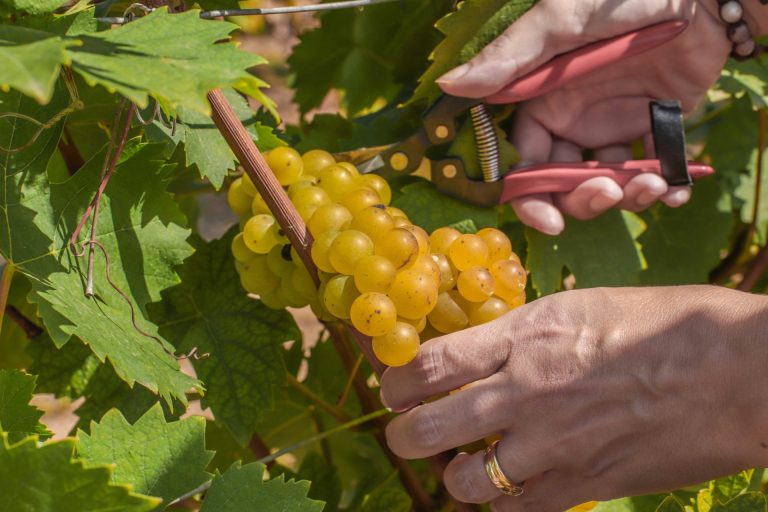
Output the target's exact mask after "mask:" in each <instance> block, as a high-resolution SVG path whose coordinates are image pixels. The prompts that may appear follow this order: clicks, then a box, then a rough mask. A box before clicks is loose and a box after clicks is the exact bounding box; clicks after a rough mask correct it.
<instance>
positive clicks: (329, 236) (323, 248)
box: [311, 231, 339, 272]
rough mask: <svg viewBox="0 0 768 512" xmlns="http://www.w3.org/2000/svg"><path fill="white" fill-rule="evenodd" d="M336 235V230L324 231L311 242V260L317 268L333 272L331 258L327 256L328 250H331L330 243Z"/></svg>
mask: <svg viewBox="0 0 768 512" xmlns="http://www.w3.org/2000/svg"><path fill="white" fill-rule="evenodd" d="M338 235H339V232H338V231H326V232H325V233H322V234H321V235H320V236H318V237H317V238H315V241H314V243H313V244H312V251H311V254H312V261H314V262H315V265H317V268H319V269H320V270H322V271H324V272H335V270H334V268H333V265H331V260H330V258H329V257H328V252H329V251H330V250H331V244H332V243H333V241H334V240H335V239H336V237H337V236H338Z"/></svg>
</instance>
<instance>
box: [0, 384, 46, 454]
mask: <svg viewBox="0 0 768 512" xmlns="http://www.w3.org/2000/svg"><path fill="white" fill-rule="evenodd" d="M34 390H35V377H34V376H32V375H27V374H26V373H22V372H19V371H8V370H0V431H2V432H6V433H7V434H8V440H9V441H10V442H11V443H15V442H17V441H20V440H21V439H23V438H25V437H27V436H29V435H32V434H36V433H39V432H40V431H41V427H40V417H41V416H42V415H43V413H42V412H41V411H39V410H37V409H36V408H34V407H32V406H31V405H29V401H30V400H32V393H33V392H34Z"/></svg>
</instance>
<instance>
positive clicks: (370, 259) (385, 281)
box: [354, 255, 397, 293]
mask: <svg viewBox="0 0 768 512" xmlns="http://www.w3.org/2000/svg"><path fill="white" fill-rule="evenodd" d="M396 274H397V270H396V269H395V266H394V265H393V264H392V262H391V261H389V260H388V259H387V258H384V257H382V256H376V255H371V256H365V257H363V258H361V259H360V261H358V262H357V266H356V267H355V274H354V277H355V285H356V286H357V289H358V290H360V291H361V292H363V293H366V292H378V293H387V292H389V289H390V288H391V287H392V282H394V280H395V275H396Z"/></svg>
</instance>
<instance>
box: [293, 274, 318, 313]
mask: <svg viewBox="0 0 768 512" xmlns="http://www.w3.org/2000/svg"><path fill="white" fill-rule="evenodd" d="M291 284H292V285H293V288H294V289H295V290H296V292H298V294H299V296H300V297H301V298H302V300H303V301H304V302H305V303H307V304H309V303H310V302H311V301H312V300H313V299H314V298H315V296H316V295H317V287H316V286H315V282H314V281H313V280H312V276H310V275H309V272H308V271H307V269H306V267H304V265H300V266H297V265H293V270H292V271H291Z"/></svg>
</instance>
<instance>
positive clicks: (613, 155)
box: [595, 144, 632, 162]
mask: <svg viewBox="0 0 768 512" xmlns="http://www.w3.org/2000/svg"><path fill="white" fill-rule="evenodd" d="M595 160H598V161H600V162H626V161H627V160H632V148H631V147H630V146H628V145H626V144H619V145H613V146H605V147H602V148H600V149H596V150H595Z"/></svg>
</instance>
